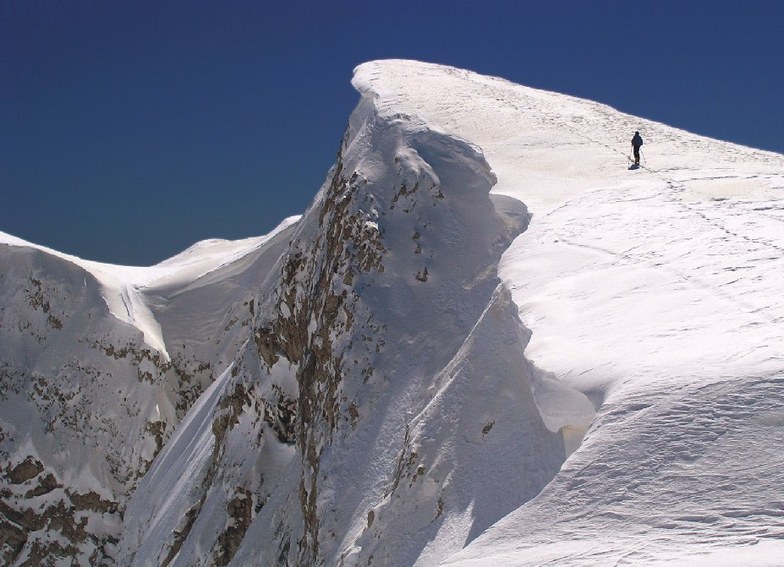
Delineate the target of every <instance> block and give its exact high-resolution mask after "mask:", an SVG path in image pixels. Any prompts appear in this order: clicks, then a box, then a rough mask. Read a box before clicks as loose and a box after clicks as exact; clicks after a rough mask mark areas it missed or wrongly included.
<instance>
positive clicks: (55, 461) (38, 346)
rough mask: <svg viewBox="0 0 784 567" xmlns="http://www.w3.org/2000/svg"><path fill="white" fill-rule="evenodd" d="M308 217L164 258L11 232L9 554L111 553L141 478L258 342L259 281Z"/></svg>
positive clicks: (5, 241) (13, 559)
mask: <svg viewBox="0 0 784 567" xmlns="http://www.w3.org/2000/svg"><path fill="white" fill-rule="evenodd" d="M295 220H296V219H289V220H287V221H286V222H284V223H283V224H282V225H281V226H280V227H279V229H278V230H276V231H275V233H273V234H271V235H268V236H267V237H260V238H256V239H250V240H248V241H245V242H239V243H231V242H211V243H209V244H208V245H207V244H202V245H197V246H196V247H193V248H192V249H191V251H190V253H189V254H187V255H181V256H180V257H177V258H175V259H173V260H172V261H169V262H166V263H165V264H166V265H165V266H163V267H161V266H154V267H151V268H137V267H125V266H111V265H107V264H100V263H96V262H90V261H85V260H82V259H80V258H75V257H73V256H69V255H64V254H61V253H58V252H55V251H52V250H49V249H47V248H44V247H41V246H37V245H33V244H30V243H26V242H24V241H22V240H20V239H17V238H14V237H11V236H10V235H0V265H2V271H1V272H0V337H2V338H1V339H0V380H2V389H1V390H0V456H2V459H3V462H4V463H6V464H5V465H4V467H3V469H2V470H3V476H2V477H0V510H2V515H3V517H4V518H5V521H4V522H3V523H2V524H0V541H3V546H2V549H1V550H0V554H1V555H0V556H1V557H2V558H3V561H4V563H6V564H9V565H10V564H18V565H23V564H24V565H26V564H40V563H41V562H44V563H45V562H47V561H50V560H54V559H56V558H58V557H70V558H74V559H75V560H76V561H77V563H79V564H85V565H86V564H96V563H97V562H98V561H99V559H102V558H103V559H105V561H111V558H112V557H113V555H114V551H113V545H114V543H116V541H117V539H118V537H119V534H120V533H121V529H122V518H123V512H124V509H125V505H126V503H127V500H128V498H129V497H130V495H131V494H132V492H133V491H134V489H135V486H136V483H137V482H138V480H139V479H140V478H141V476H142V475H143V474H144V473H145V472H146V470H147V468H148V467H149V466H150V464H151V463H152V461H153V458H154V457H155V455H156V454H157V453H158V451H160V450H161V448H162V447H163V446H164V444H165V442H166V440H167V439H168V437H169V436H170V435H171V434H172V432H173V431H174V428H175V426H176V425H177V424H178V422H179V420H180V419H181V418H182V416H183V415H184V414H185V412H186V411H187V410H188V408H189V407H190V405H191V404H192V403H193V402H194V401H195V400H196V398H197V397H198V396H199V395H200V394H201V392H202V391H203V390H204V389H206V388H207V387H208V386H209V384H210V383H211V382H212V380H213V369H215V372H219V371H220V370H222V369H224V368H226V366H228V365H229V364H230V362H231V361H232V360H233V359H234V357H235V355H236V352H237V350H238V349H239V347H240V345H241V344H242V342H244V341H245V340H247V333H248V330H247V329H248V321H249V320H250V318H251V316H252V311H253V305H252V303H251V301H252V299H253V296H252V293H251V292H250V291H249V290H248V288H249V285H248V281H251V280H255V279H258V278H259V277H260V275H259V274H261V276H265V275H266V270H267V269H269V265H270V262H272V263H274V260H276V259H277V256H278V255H279V254H280V246H281V245H282V243H285V242H286V240H285V235H286V233H287V232H288V231H289V230H290V228H289V227H290V226H292V223H293V222H294V221H295ZM270 254H271V255H272V256H273V260H265V257H267V256H268V255H270ZM172 312H176V316H173V315H172ZM118 441H119V442H118ZM63 510H65V511H63Z"/></svg>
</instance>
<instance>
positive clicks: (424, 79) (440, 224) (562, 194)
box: [0, 61, 784, 566]
mask: <svg viewBox="0 0 784 567" xmlns="http://www.w3.org/2000/svg"><path fill="white" fill-rule="evenodd" d="M353 84H354V86H355V87H356V89H357V90H358V91H359V93H360V95H361V99H360V101H359V104H358V106H357V108H356V110H355V111H354V113H353V114H352V116H351V117H350V119H349V126H348V130H347V132H346V136H345V138H344V140H343V142H342V144H341V147H340V152H339V154H338V158H337V162H336V164H335V166H334V167H333V169H332V170H331V171H330V172H329V174H328V176H327V179H326V181H325V184H324V185H323V187H322V188H321V190H320V191H319V192H318V194H317V195H316V197H315V200H314V202H313V204H312V205H311V207H310V208H309V209H308V210H307V211H306V212H305V214H304V215H303V216H302V217H301V218H300V219H298V220H296V219H289V220H287V221H285V222H284V223H283V224H282V225H281V227H279V229H278V230H276V231H275V232H274V233H273V234H271V235H269V236H268V237H262V238H260V239H250V240H248V241H240V242H237V243H228V242H223V241H209V242H205V243H200V244H199V245H196V246H194V247H193V248H191V249H189V250H187V251H185V252H184V253H182V254H180V255H178V256H176V257H175V258H172V259H171V260H169V261H167V262H164V263H162V264H160V265H159V266H156V267H153V268H121V267H111V266H105V265H101V264H95V263H90V262H85V261H83V260H79V259H73V258H71V257H67V256H65V255H62V254H58V253H55V252H53V251H48V250H46V249H42V248H40V247H36V246H33V245H29V244H27V243H23V242H20V241H18V240H16V239H14V238H13V237H10V236H3V237H2V242H4V243H5V244H7V246H2V247H0V253H2V254H4V257H5V258H6V259H5V260H3V262H4V263H3V266H8V268H7V269H6V268H4V270H3V272H2V274H0V278H2V279H0V283H1V284H2V285H0V292H1V293H2V294H3V295H2V303H0V308H2V309H3V312H2V318H1V319H0V331H2V333H3V335H2V337H3V341H2V342H0V349H2V351H1V352H2V354H3V358H2V359H1V360H0V363H2V364H3V366H2V367H0V372H2V374H1V375H0V377H2V386H3V389H2V396H3V398H2V399H1V400H0V407H2V414H0V415H1V416H2V418H1V419H2V422H0V424H1V425H2V431H1V432H0V435H1V437H0V450H1V451H4V452H3V453H2V456H3V458H4V460H5V461H6V462H7V463H8V464H7V465H6V466H4V467H3V469H2V470H3V473H2V474H3V476H2V485H1V486H0V506H2V508H0V510H2V513H3V516H4V519H3V520H2V523H1V524H0V530H2V536H1V537H2V539H1V540H0V542H2V545H3V548H2V553H3V554H4V556H3V558H4V560H5V562H7V563H9V564H14V565H22V564H34V563H35V562H36V561H39V562H40V561H44V562H46V561H49V562H53V561H54V560H56V559H57V558H62V557H68V558H71V557H73V558H74V559H75V562H76V563H78V564H92V563H96V562H100V561H103V562H105V563H115V564H118V565H138V566H142V565H144V566H147V565H156V566H157V565H181V566H185V565H187V566H190V565H235V566H240V565H242V566H244V565H343V566H350V565H357V566H359V565H363V566H364V565H376V566H378V565H381V566H384V565H387V566H392V565H394V566H405V565H418V566H430V565H439V564H445V565H447V564H448V565H542V564H557V565H586V564H596V563H598V564H604V563H631V564H645V565H647V564H651V563H657V562H661V563H676V564H685V563H688V564H700V563H703V564H707V563H711V564H714V563H720V564H721V563H722V562H724V563H726V564H756V565H765V564H776V563H777V561H778V558H779V557H780V556H782V554H784V545H782V544H781V542H782V541H784V531H782V530H784V526H782V522H781V517H782V508H783V507H784V503H782V499H781V496H780V487H781V485H782V483H784V473H782V472H781V470H782V469H781V467H780V466H779V465H780V461H781V459H780V457H779V456H778V455H779V454H781V453H782V450H783V449H784V437H782V434H781V426H782V424H784V419H782V411H781V409H780V406H781V404H782V402H784V399H782V397H783V396H784V389H783V388H784V386H783V385H784V382H783V380H784V357H783V356H782V352H784V295H783V294H782V293H781V291H782V289H784V279H783V278H784V200H782V192H783V191H784V157H783V156H780V155H776V154H771V153H767V152H761V151H757V150H753V149H751V148H744V147H740V146H735V145H731V144H727V143H723V142H719V141H716V140H709V139H706V138H702V137H698V136H695V135H692V134H689V133H687V132H683V131H680V130H677V129H674V128H671V127H668V126H664V125H661V124H657V123H653V122H650V121H646V120H643V119H639V118H635V117H632V116H628V115H624V114H621V113H618V112H616V111H615V110H613V109H611V108H609V107H606V106H603V105H600V104H597V103H593V102H590V101H585V100H579V99H575V98H572V97H567V96H564V95H559V94H555V93H547V92H543V91H537V90H534V89H529V88H526V87H522V86H519V85H514V84H511V83H509V82H506V81H503V80H501V79H496V78H492V77H484V76H481V75H477V74H474V73H471V72H468V71H462V70H458V69H453V68H449V67H443V66H437V65H428V64H424V63H418V62H412V61H378V62H372V63H367V64H365V65H361V66H360V67H358V68H357V69H356V70H355V75H354V80H353ZM635 130H639V131H640V132H641V133H642V135H643V137H644V139H645V145H644V146H643V152H644V153H643V162H642V167H640V168H632V167H630V159H629V156H628V153H629V146H630V144H629V141H630V139H631V136H632V134H633V133H634V131H635ZM96 353H97V354H96ZM115 389H116V390H115ZM115 391H116V395H115V393H114V392H115ZM121 399H122V401H120V400H121ZM28 422H29V423H30V424H32V426H31V427H30V428H29V429H30V431H29V432H28V431H27V429H26V428H25V427H23V426H22V424H26V423H28ZM175 428H176V431H175ZM119 435H125V437H124V438H123V439H124V441H125V442H124V443H117V442H116V439H117V437H118V436H119ZM156 455H157V456H156ZM66 456H68V458H66ZM71 456H73V458H70V457H71ZM153 456H156V458H155V460H154V462H152V464H150V463H151V460H152V458H153ZM148 469H149V470H148ZM145 471H148V472H146V474H145ZM64 511H65V512H64Z"/></svg>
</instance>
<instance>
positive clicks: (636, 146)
mask: <svg viewBox="0 0 784 567" xmlns="http://www.w3.org/2000/svg"><path fill="white" fill-rule="evenodd" d="M640 146H642V136H640V133H639V132H635V133H634V137H633V138H632V149H633V150H634V165H640Z"/></svg>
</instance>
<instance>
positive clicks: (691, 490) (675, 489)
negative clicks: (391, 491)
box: [355, 62, 784, 565]
mask: <svg viewBox="0 0 784 567" xmlns="http://www.w3.org/2000/svg"><path fill="white" fill-rule="evenodd" d="M355 84H358V85H359V88H360V90H364V91H365V92H371V93H377V94H378V95H379V100H380V101H381V103H380V104H382V105H384V104H385V105H388V107H389V111H390V112H392V111H394V112H401V113H405V114H411V115H413V116H417V117H418V118H420V119H422V120H424V121H425V122H426V123H427V124H428V126H429V127H431V128H433V129H436V130H438V131H441V132H445V133H448V134H449V135H454V136H457V137H460V138H462V139H466V140H468V141H470V142H471V143H472V144H475V145H476V146H478V147H480V148H481V149H482V151H483V153H484V155H485V157H486V158H487V160H488V163H489V164H490V166H491V168H492V169H493V171H494V173H495V174H496V175H497V176H498V183H497V185H496V186H495V188H494V189H493V192H494V193H498V194H504V195H509V196H512V197H514V198H516V199H519V200H520V201H522V202H524V203H525V204H526V205H527V207H528V209H529V210H530V211H531V213H532V219H531V223H530V226H529V228H528V230H527V231H526V232H525V233H524V234H522V235H521V236H520V237H519V238H518V239H517V240H516V241H515V242H514V243H513V244H512V246H511V247H510V248H509V250H508V251H507V252H506V253H505V254H504V256H503V258H502V260H501V265H500V274H501V278H502V279H503V280H504V282H505V283H506V284H507V286H508V287H509V288H510V289H511V290H512V297H513V300H514V301H515V303H516V304H517V306H518V308H519V312H520V317H521V320H522V321H523V324H524V325H525V326H526V327H527V328H528V329H530V330H531V331H532V337H531V340H530V342H529V344H528V346H527V347H526V350H525V356H526V358H527V359H529V360H530V361H532V362H533V363H534V364H535V365H536V366H537V367H538V368H539V369H540V370H542V371H543V372H544V373H546V374H547V375H548V376H549V377H550V378H551V379H552V380H554V381H555V382H549V381H545V382H544V383H540V384H535V385H534V395H535V398H536V399H537V401H538V403H539V407H540V410H541V411H542V413H543V416H544V417H545V421H546V422H547V423H548V426H549V427H551V428H553V429H555V428H557V427H558V426H570V427H572V428H576V429H582V428H584V427H585V426H587V425H588V420H586V417H587V413H586V412H584V411H583V407H584V406H578V405H577V404H576V403H575V400H574V398H573V396H572V395H569V396H568V398H569V399H568V401H567V403H566V404H565V405H564V403H563V401H562V399H561V397H562V396H563V395H564V394H563V388H564V387H565V386H566V387H569V388H571V389H574V390H577V391H579V392H580V393H582V394H584V395H585V396H586V397H587V398H588V399H590V400H591V401H592V402H593V403H594V405H595V406H596V407H597V409H598V410H599V414H598V416H597V417H596V419H595V420H594V421H593V424H592V425H591V429H590V431H589V433H588V436H587V438H586V440H585V443H584V444H583V445H582V446H580V448H579V449H578V450H577V452H576V453H574V454H573V455H572V456H571V458H570V459H569V460H568V461H567V462H566V464H565V465H564V467H563V468H562V469H561V471H560V472H559V474H558V475H556V477H555V479H554V480H553V482H552V483H551V484H550V485H549V486H548V488H547V489H545V491H544V492H543V493H542V494H541V495H540V496H539V497H537V498H536V499H535V500H534V501H533V502H531V503H529V504H527V505H525V506H523V507H521V508H520V509H519V510H517V511H515V512H514V513H513V514H511V515H510V516H509V517H508V518H506V519H505V520H504V521H502V522H500V523H499V524H498V525H497V526H495V527H494V528H491V529H490V530H488V532H487V533H486V534H484V535H483V536H482V537H481V538H479V540H477V541H476V542H475V543H474V544H472V545H470V546H469V547H468V549H467V550H466V551H465V552H463V553H462V554H458V555H457V556H455V558H453V559H452V560H450V561H447V564H465V565H478V564H481V565H498V564H507V565H510V564H520V565H527V564H542V563H547V562H552V563H553V564H559V565H563V564H574V565H584V564H586V563H592V562H601V563H608V562H615V561H619V560H624V561H629V562H635V563H650V562H652V561H655V560H660V561H663V562H672V561H678V562H686V561H689V562H692V561H696V560H704V561H706V562H708V561H711V562H715V561H716V560H717V559H721V557H727V562H734V561H736V560H737V558H738V557H740V556H742V557H743V558H744V561H754V562H758V563H761V564H768V563H770V564H773V563H775V562H777V561H778V559H776V558H780V557H781V556H782V553H783V552H784V544H781V543H780V542H781V538H782V535H784V532H782V528H783V527H784V525H782V523H781V519H780V518H781V509H782V506H783V505H784V503H783V502H782V500H781V493H780V486H781V483H782V480H784V473H782V472H781V467H779V466H778V464H777V463H778V462H779V461H780V459H779V457H777V455H778V454H779V453H781V450H782V448H784V447H782V434H781V425H782V421H781V417H782V415H784V414H782V413H781V409H780V407H781V404H780V402H781V397H782V395H784V389H783V387H784V382H782V380H783V379H784V354H782V353H784V325H782V323H784V295H783V294H782V293H781V291H782V290H783V289H784V157H782V156H780V155H777V154H771V153H767V152H762V151H756V150H753V149H750V148H744V147H739V146H735V145H732V144H728V143H723V142H718V141H715V140H709V139H705V138H701V137H698V136H695V135H692V134H689V133H686V132H683V131H679V130H676V129H673V128H670V127H667V126H664V125H661V124H656V123H652V122H649V121H645V120H641V119H638V118H635V117H632V116H627V115H623V114H620V113H618V112H615V111H614V110H612V109H610V108H608V107H606V106H602V105H599V104H596V103H592V102H589V101H583V100H576V99H573V98H569V97H566V96H562V95H557V94H553V93H543V92H539V91H534V90H531V89H527V88H524V87H521V86H518V85H513V84H510V83H507V82H505V81H502V80H499V79H494V78H488V77H481V76H478V75H475V74H472V73H469V72H465V71H459V70H455V69H445V68H442V67H434V66H428V65H421V64H418V63H411V62H376V63H370V64H367V65H363V66H361V67H360V68H359V69H358V70H357V73H356V77H355ZM393 109H394V110H393ZM635 130H639V131H640V132H641V133H642V135H643V137H644V138H645V140H646V144H645V145H644V146H643V152H644V159H643V167H642V168H641V169H637V170H634V169H629V168H628V166H629V163H630V162H629V161H628V156H625V154H627V153H628V151H629V140H630V139H631V136H632V134H633V133H634V131H635ZM573 404H574V405H573ZM572 408H573V410H574V414H573V415H571V416H570V415H569V413H570V411H569V410H570V409H572ZM548 416H549V419H548ZM739 546H742V547H740V549H737V548H738V547H739ZM727 548H730V550H728V549H727ZM725 554H726V555H725ZM739 554H742V555H739Z"/></svg>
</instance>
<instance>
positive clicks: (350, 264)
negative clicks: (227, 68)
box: [119, 98, 564, 565]
mask: <svg viewBox="0 0 784 567" xmlns="http://www.w3.org/2000/svg"><path fill="white" fill-rule="evenodd" d="M494 182H495V178H494V176H493V175H492V173H491V172H490V170H489V168H488V166H487V164H486V162H485V161H484V159H483V157H482V155H481V154H480V153H479V152H477V150H476V149H475V148H474V147H472V146H470V145H468V144H466V143H464V142H462V141H460V140H456V139H454V138H450V137H447V136H443V135H441V134H438V133H435V132H432V131H430V130H428V129H426V128H423V127H421V125H418V124H417V123H416V121H414V120H409V119H404V118H401V117H392V118H390V117H387V116H381V115H379V113H378V112H377V109H376V107H375V105H374V104H373V101H372V100H370V99H367V98H366V99H364V100H363V101H362V102H361V103H360V105H359V107H358V109H357V110H356V111H355V113H354V115H353V116H352V118H351V120H350V127H349V130H348V132H347V135H346V138H345V140H344V143H343V145H342V148H341V152H340V154H339V158H338V162H337V164H336V166H335V168H334V169H333V171H332V172H331V173H330V176H329V178H328V180H327V182H326V183H325V185H324V187H323V188H322V190H321V192H320V193H319V195H318V196H317V197H316V199H315V201H314V203H313V205H312V207H311V208H310V209H309V211H308V212H307V213H306V214H305V215H304V217H303V218H302V220H301V221H300V223H299V225H298V227H297V230H296V232H295V233H294V234H293V236H292V238H291V241H290V246H289V249H288V250H287V251H286V253H285V254H284V255H283V256H282V257H281V259H280V262H279V264H278V266H277V267H276V269H275V270H273V274H272V275H271V276H270V278H268V279H267V280H266V281H264V282H260V284H261V288H260V291H259V296H258V301H257V305H258V310H257V314H256V317H255V319H254V323H253V329H254V340H253V341H252V342H250V343H248V344H247V345H246V349H245V351H244V352H243V354H242V356H241V357H240V359H239V360H238V362H237V365H236V367H235V368H234V369H233V370H232V372H231V374H232V376H231V378H229V379H228V380H229V382H228V383H227V384H226V385H225V386H224V387H223V388H224V392H225V394H224V395H223V397H222V398H221V399H220V400H218V399H217V398H215V399H214V402H213V404H212V408H213V409H212V411H213V412H214V414H213V418H212V419H213V421H212V426H211V428H212V432H213V433H214V435H215V445H214V448H213V451H212V453H211V456H209V458H207V454H206V453H204V452H203V451H202V452H201V453H200V454H201V455H203V457H202V460H201V461H199V462H203V463H204V464H203V465H200V466H203V467H206V469H205V470H208V471H209V472H207V473H204V476H202V477H200V478H202V479H203V480H200V481H199V483H198V484H199V488H198V489H197V490H194V489H193V485H192V484H191V483H189V482H185V483H183V484H181V485H177V486H176V487H174V489H173V490H175V491H176V494H177V495H178V496H177V498H175V499H174V501H176V502H177V505H176V506H177V509H178V510H180V513H179V514H171V513H170V512H169V511H167V508H168V507H169V506H170V505H169V504H167V503H165V502H162V501H161V500H160V499H155V498H153V499H148V497H147V496H145V494H146V493H147V489H146V488H145V489H144V490H142V489H140V490H139V491H138V492H137V494H136V496H135V498H134V500H133V502H132V504H131V505H130V508H129V509H132V510H134V511H135V512H134V514H135V515H136V514H140V515H141V516H140V517H134V519H133V522H134V525H140V526H144V525H154V526H155V528H154V529H151V530H149V531H148V532H147V533H145V534H142V535H141V537H140V536H139V535H135V536H133V537H131V534H130V533H128V534H127V535H126V538H125V539H124V540H123V542H121V544H120V548H121V553H120V556H119V557H120V561H121V562H132V563H133V564H138V565H146V564H165V563H167V562H168V561H170V560H171V561H172V563H173V564H183V565H195V564H200V565H204V564H215V565H223V564H227V563H229V562H232V563H233V564H237V565H246V564H290V565H306V564H312V565H318V564H328V565H334V564H345V565H363V564H367V563H369V562H376V563H379V564H413V563H415V562H417V561H418V560H419V561H423V562H425V563H432V562H434V561H436V560H438V559H439V558H442V557H443V556H444V555H445V554H446V553H448V552H450V551H452V550H455V549H459V548H460V547H461V546H462V545H463V543H464V542H465V541H466V540H469V539H472V538H474V537H476V535H478V534H479V533H481V532H482V531H483V530H484V529H485V528H487V527H488V526H489V525H491V524H492V523H493V522H495V521H496V520H498V519H499V518H500V517H502V516H503V515H504V514H505V513H507V512H510V511H512V510H513V509H514V508H515V507H516V506H518V505H519V504H521V503H523V502H525V501H527V500H529V499H530V498H532V497H533V496H534V495H535V494H537V493H538V492H539V491H540V490H541V489H542V488H543V487H544V486H545V484H546V483H547V482H548V481H549V480H550V479H551V478H552V477H553V475H554V474H555V473H556V471H557V470H558V467H559V466H560V464H561V462H562V461H563V458H564V446H563V440H562V439H561V437H560V436H558V435H557V434H555V433H553V432H550V431H548V430H547V429H546V428H545V426H544V424H543V422H542V420H541V418H540V416H539V414H538V412H537V410H536V406H535V405H534V402H533V397H532V394H531V385H530V381H531V379H532V373H533V372H534V369H533V368H532V367H530V365H528V364H527V363H526V361H525V359H524V358H523V357H522V348H523V346H524V344H525V341H526V339H527V337H526V336H525V334H524V333H523V331H522V328H521V326H520V322H519V320H518V318H517V314H516V309H515V307H514V305H513V303H512V302H511V300H510V297H509V294H508V291H507V290H506V289H505V288H504V287H503V285H501V283H500V281H499V279H498V277H497V264H498V261H499V258H500V257H501V254H502V253H503V252H504V250H505V249H506V248H507V247H508V245H509V243H510V242H511V241H512V239H513V238H514V237H515V236H516V235H517V234H519V233H520V231H522V230H523V229H524V228H525V226H526V224H527V222H528V214H527V211H526V210H525V207H524V206H523V205H522V204H521V203H520V202H518V201H513V200H509V199H505V198H503V197H499V198H498V200H497V202H496V203H494V202H493V200H491V199H490V196H489V191H490V188H491V186H492V184H493V183H494ZM275 274H277V275H275ZM202 431H204V429H202ZM181 443H185V441H184V440H183V441H181ZM281 443H283V445H282V446H281ZM176 452H177V454H180V449H177V450H176ZM162 459H163V460H161V461H160V466H161V467H163V466H164V464H163V463H164V462H165V457H162ZM157 466H158V463H156V467H157ZM181 466H184V465H181ZM155 471H157V468H154V469H153V472H151V473H150V476H149V477H148V478H150V479H152V478H155V475H156V474H158V473H157V472H155ZM162 474H163V473H162ZM176 476H177V474H175V475H174V477H175V478H176ZM183 477H184V478H186V476H185V475H184V476H183ZM187 478H189V477H187ZM146 480H147V479H145V481H146ZM151 482H153V481H151ZM152 489H154V488H152V487H151V490H152ZM151 500H152V501H151ZM151 505H152V507H151V508H150V506H151ZM145 508H147V511H146V512H144V511H143V510H144V509H145ZM186 517H187V518H186ZM160 519H163V521H161V520H160ZM134 533H135V534H140V530H138V529H134ZM392 534H394V535H392Z"/></svg>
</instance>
